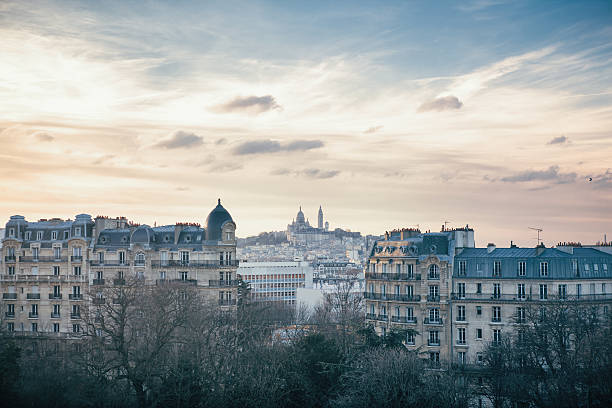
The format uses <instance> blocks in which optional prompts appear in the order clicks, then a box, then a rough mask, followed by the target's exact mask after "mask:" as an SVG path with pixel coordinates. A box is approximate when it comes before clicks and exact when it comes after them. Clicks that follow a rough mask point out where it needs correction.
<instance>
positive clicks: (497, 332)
mask: <svg viewBox="0 0 612 408" xmlns="http://www.w3.org/2000/svg"><path fill="white" fill-rule="evenodd" d="M499 342H501V330H499V329H493V343H499Z"/></svg>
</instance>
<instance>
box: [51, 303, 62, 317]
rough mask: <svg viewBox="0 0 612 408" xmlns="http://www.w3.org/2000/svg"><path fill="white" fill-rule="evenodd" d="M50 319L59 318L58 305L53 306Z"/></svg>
mask: <svg viewBox="0 0 612 408" xmlns="http://www.w3.org/2000/svg"><path fill="white" fill-rule="evenodd" d="M51 317H60V305H53V313H52V314H51Z"/></svg>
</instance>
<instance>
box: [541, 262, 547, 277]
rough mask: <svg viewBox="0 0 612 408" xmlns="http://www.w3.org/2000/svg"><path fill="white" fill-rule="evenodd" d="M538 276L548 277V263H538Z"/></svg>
mask: <svg viewBox="0 0 612 408" xmlns="http://www.w3.org/2000/svg"><path fill="white" fill-rule="evenodd" d="M540 276H548V262H540Z"/></svg>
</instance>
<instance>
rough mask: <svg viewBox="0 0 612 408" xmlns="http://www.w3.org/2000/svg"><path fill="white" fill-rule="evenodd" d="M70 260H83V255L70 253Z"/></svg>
mask: <svg viewBox="0 0 612 408" xmlns="http://www.w3.org/2000/svg"><path fill="white" fill-rule="evenodd" d="M70 262H83V255H71V256H70Z"/></svg>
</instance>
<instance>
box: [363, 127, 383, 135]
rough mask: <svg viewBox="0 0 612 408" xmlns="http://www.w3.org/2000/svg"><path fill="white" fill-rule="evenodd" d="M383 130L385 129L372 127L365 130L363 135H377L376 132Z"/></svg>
mask: <svg viewBox="0 0 612 408" xmlns="http://www.w3.org/2000/svg"><path fill="white" fill-rule="evenodd" d="M382 128H383V126H372V127H371V128H368V129H366V130H364V131H363V133H364V134H366V135H368V134H372V133H376V132H378V131H379V130H380V129H382Z"/></svg>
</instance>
